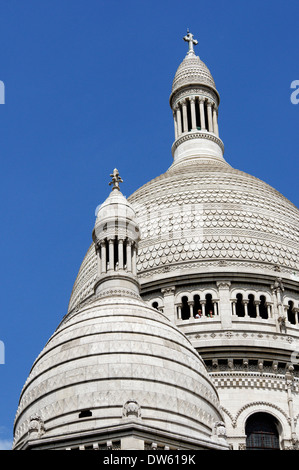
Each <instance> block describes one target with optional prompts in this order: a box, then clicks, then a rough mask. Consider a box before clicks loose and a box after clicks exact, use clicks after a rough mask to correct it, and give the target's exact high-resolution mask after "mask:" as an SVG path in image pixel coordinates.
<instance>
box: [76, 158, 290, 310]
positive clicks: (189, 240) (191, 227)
mask: <svg viewBox="0 0 299 470" xmlns="http://www.w3.org/2000/svg"><path fill="white" fill-rule="evenodd" d="M129 201H130V202H131V204H132V205H133V207H134V208H135V211H136V215H137V219H138V222H139V227H140V231H141V240H140V242H139V250H138V264H137V267H138V274H139V280H140V282H141V285H144V284H146V283H148V282H150V281H152V280H153V279H163V280H167V279H169V278H172V277H175V276H176V275H177V274H178V273H179V274H186V275H190V274H192V273H198V272H204V273H207V272H213V271H214V272H215V271H217V272H221V271H222V272H226V271H227V270H228V269H229V270H231V271H243V272H245V273H246V272H250V273H254V272H256V273H258V272H260V271H262V272H265V271H268V272H269V273H272V274H273V275H277V273H280V275H283V276H286V277H289V278H291V277H292V276H293V275H294V273H297V275H298V266H299V231H298V227H299V210H298V209H297V208H296V206H294V204H292V203H291V202H290V201H289V200H288V199H286V198H285V197H284V196H283V195H282V194H280V193H279V192H278V191H276V190H275V189H273V188H272V187H271V186H269V185H268V184H266V183H264V182H263V181H261V180H259V179H258V178H255V177H253V176H251V175H248V174H246V173H244V172H242V171H239V170H236V169H233V168H232V167H231V166H230V165H228V164H227V163H226V162H224V161H223V162H215V161H209V162H206V161H201V160H200V159H196V160H194V161H189V162H182V163H181V164H174V165H173V166H172V167H170V168H169V170H168V171H167V172H165V173H164V174H162V175H160V176H159V177H157V178H155V179H154V180H152V181H150V182H149V183H147V184H145V185H144V186H142V187H141V188H140V189H138V190H137V191H135V193H134V194H132V196H130V197H129ZM95 275H96V257H95V252H94V247H93V246H91V247H90V249H89V250H88V252H87V255H86V257H85V259H84V260H83V263H82V265H81V267H80V270H79V273H78V276H77V279H76V281H75V284H74V288H73V292H72V296H71V299H70V304H69V308H70V310H71V309H73V308H75V306H78V305H79V304H80V303H82V302H84V301H85V300H86V299H87V298H89V297H90V296H92V295H93V283H94V278H95Z"/></svg>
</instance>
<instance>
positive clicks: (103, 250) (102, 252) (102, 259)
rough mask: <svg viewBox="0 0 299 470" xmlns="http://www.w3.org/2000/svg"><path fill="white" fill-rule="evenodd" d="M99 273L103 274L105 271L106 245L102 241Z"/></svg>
mask: <svg viewBox="0 0 299 470" xmlns="http://www.w3.org/2000/svg"><path fill="white" fill-rule="evenodd" d="M101 264H102V267H101V273H102V274H103V273H105V272H106V271H107V253H106V243H105V242H104V241H102V242H101Z"/></svg>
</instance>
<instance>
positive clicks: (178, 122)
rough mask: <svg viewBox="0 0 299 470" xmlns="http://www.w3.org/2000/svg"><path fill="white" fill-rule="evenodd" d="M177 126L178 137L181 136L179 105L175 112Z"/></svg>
mask: <svg viewBox="0 0 299 470" xmlns="http://www.w3.org/2000/svg"><path fill="white" fill-rule="evenodd" d="M176 118H177V125H178V137H180V135H181V134H182V115H181V108H180V105H178V106H177V112H176Z"/></svg>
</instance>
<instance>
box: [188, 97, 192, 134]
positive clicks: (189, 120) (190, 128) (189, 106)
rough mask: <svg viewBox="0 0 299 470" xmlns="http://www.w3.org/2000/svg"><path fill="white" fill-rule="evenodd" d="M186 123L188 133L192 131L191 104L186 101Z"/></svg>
mask: <svg viewBox="0 0 299 470" xmlns="http://www.w3.org/2000/svg"><path fill="white" fill-rule="evenodd" d="M187 123H188V132H190V131H191V130H192V120H191V104H190V100H187Z"/></svg>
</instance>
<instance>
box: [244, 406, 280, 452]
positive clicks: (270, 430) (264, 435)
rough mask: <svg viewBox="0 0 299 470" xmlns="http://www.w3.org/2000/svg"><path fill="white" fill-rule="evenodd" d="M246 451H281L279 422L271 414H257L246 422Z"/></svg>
mask: <svg viewBox="0 0 299 470" xmlns="http://www.w3.org/2000/svg"><path fill="white" fill-rule="evenodd" d="M245 434H246V450H279V433H278V422H277V420H276V419H275V418H274V416H272V415H270V414H269V413H255V414H253V415H251V416H250V417H249V418H248V419H247V422H246V426H245Z"/></svg>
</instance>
